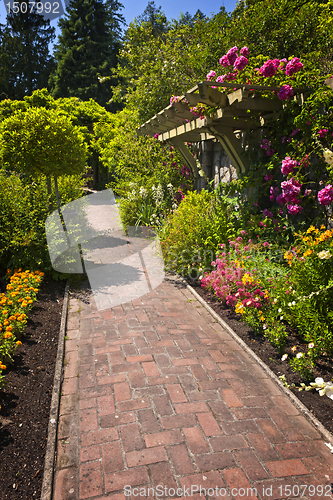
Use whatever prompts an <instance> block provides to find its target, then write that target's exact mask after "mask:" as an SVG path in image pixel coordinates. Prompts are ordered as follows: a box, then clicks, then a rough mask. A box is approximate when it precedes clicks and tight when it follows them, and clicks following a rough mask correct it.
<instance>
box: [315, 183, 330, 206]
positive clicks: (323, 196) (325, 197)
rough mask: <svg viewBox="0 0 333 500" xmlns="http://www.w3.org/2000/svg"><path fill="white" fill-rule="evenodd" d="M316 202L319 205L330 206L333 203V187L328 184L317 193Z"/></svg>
mask: <svg viewBox="0 0 333 500" xmlns="http://www.w3.org/2000/svg"><path fill="white" fill-rule="evenodd" d="M318 201H319V203H320V204H321V205H330V204H331V203H332V201H333V186H331V184H328V185H327V186H326V187H324V189H322V190H321V191H319V193H318Z"/></svg>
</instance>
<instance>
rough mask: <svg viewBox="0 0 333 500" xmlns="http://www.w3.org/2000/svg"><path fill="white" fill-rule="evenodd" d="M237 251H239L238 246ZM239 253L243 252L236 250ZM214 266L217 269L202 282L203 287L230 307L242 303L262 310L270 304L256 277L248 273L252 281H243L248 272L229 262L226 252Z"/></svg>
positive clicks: (213, 263) (206, 275)
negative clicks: (212, 291)
mask: <svg viewBox="0 0 333 500" xmlns="http://www.w3.org/2000/svg"><path fill="white" fill-rule="evenodd" d="M231 243H234V242H231ZM266 246H267V245H266ZM235 249H237V244H236V245H235ZM245 249H246V247H244V250H245ZM237 253H238V254H240V253H241V251H239V250H236V254H237ZM229 254H230V252H229ZM245 258H246V257H245ZM212 265H213V266H216V269H215V270H214V271H212V272H211V273H209V274H207V273H206V274H205V276H204V277H203V278H202V280H201V286H202V287H203V288H207V289H210V290H214V292H215V294H216V296H217V297H218V298H219V299H221V300H222V301H224V302H225V303H226V304H227V305H228V306H235V305H236V304H237V302H240V301H241V302H242V304H243V306H244V307H255V308H256V309H261V308H262V307H263V305H265V304H266V303H267V302H268V300H269V299H268V297H267V295H266V294H265V292H264V291H263V288H262V286H261V285H260V284H258V283H257V282H256V279H255V277H254V276H252V274H251V273H249V272H247V273H246V274H247V275H248V276H249V277H251V278H252V279H251V280H246V279H245V280H242V278H243V276H244V274H245V272H246V271H245V270H244V269H242V268H240V267H237V265H236V264H235V263H234V262H231V261H228V258H227V256H226V253H225V252H222V253H221V254H220V255H219V257H218V258H217V259H216V262H212Z"/></svg>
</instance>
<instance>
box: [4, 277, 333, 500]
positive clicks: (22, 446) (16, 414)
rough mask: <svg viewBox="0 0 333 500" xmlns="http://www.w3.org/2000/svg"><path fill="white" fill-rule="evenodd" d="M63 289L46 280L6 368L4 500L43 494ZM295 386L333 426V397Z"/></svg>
mask: <svg viewBox="0 0 333 500" xmlns="http://www.w3.org/2000/svg"><path fill="white" fill-rule="evenodd" d="M190 284H191V286H193V288H194V289H195V290H196V291H197V292H198V293H199V294H200V295H201V296H202V297H203V298H204V299H205V300H206V302H207V303H208V304H209V305H210V306H211V307H212V309H214V310H215V312H217V313H218V314H219V315H220V316H221V318H222V319H223V320H224V321H226V323H228V324H229V325H230V327H231V328H232V329H233V330H234V331H235V332H236V334H237V335H238V336H239V337H240V338H241V339H242V340H243V341H244V342H245V343H246V344H247V345H248V346H249V347H250V348H251V349H252V350H253V351H254V352H255V353H256V354H257V355H258V356H259V357H260V358H261V359H262V360H263V361H264V363H266V365H268V366H269V367H270V369H271V370H272V371H273V372H274V373H275V374H276V375H277V376H280V375H285V376H286V379H287V381H288V383H289V384H292V383H294V384H295V385H297V386H298V385H299V384H300V382H301V378H300V377H299V375H297V374H295V373H293V372H292V371H291V369H290V367H289V365H288V364H287V363H286V362H281V359H280V356H279V355H278V353H277V351H276V349H275V348H274V347H273V346H272V345H271V344H270V343H269V342H268V341H267V340H266V339H265V338H264V337H259V336H256V335H255V334H254V333H253V331H251V329H250V328H249V327H248V326H247V325H246V323H243V322H241V321H240V318H239V316H238V315H236V314H235V313H234V312H233V311H232V310H231V309H230V308H228V307H226V306H224V305H223V304H221V303H220V302H218V301H217V300H216V299H215V298H214V297H213V296H212V295H211V294H209V293H207V292H205V291H204V290H203V289H201V287H200V286H199V285H198V284H195V283H193V282H190ZM64 290H65V283H64V282H55V281H51V280H46V281H44V282H43V284H42V287H41V290H40V292H39V294H38V301H37V302H36V304H35V306H34V308H33V310H32V311H31V312H30V317H29V322H28V325H27V328H26V335H25V337H23V338H22V339H21V340H22V342H23V344H22V346H20V347H19V348H18V349H17V351H16V353H17V354H16V356H15V364H14V365H13V366H10V367H9V368H8V369H7V370H6V372H5V374H6V379H7V381H8V384H7V387H6V388H5V389H4V390H3V391H2V392H0V405H1V410H0V500H20V499H22V500H33V499H37V498H39V497H40V494H41V487H42V480H43V470H44V457H45V449H46V443H47V429H48V420H49V410H50V403H51V396H52V389H53V377H54V369H55V361H56V356H57V341H58V335H59V330H60V320H61V312H62V304H63V298H64ZM294 345H297V346H298V349H297V350H298V351H299V350H302V348H303V349H304V346H303V345H302V343H301V342H300V340H299V339H298V337H297V335H296V334H293V333H292V332H291V336H290V342H289V344H288V346H287V348H286V352H289V350H290V348H291V347H292V346H294ZM315 376H316V377H317V376H318V377H322V378H323V379H324V380H325V381H328V380H331V379H332V377H333V361H332V359H329V358H328V357H326V358H323V359H322V360H321V362H320V363H319V365H318V369H317V371H316V373H315ZM292 390H293V392H294V394H295V395H296V396H297V397H298V398H299V399H300V400H301V401H302V402H303V403H304V405H305V406H307V408H308V409H309V410H310V411H311V412H313V414H314V415H315V416H316V417H317V419H318V420H319V421H320V422H321V423H322V424H323V425H324V427H326V429H327V430H329V431H331V432H333V417H332V416H333V401H332V400H331V399H329V398H327V397H326V396H322V397H321V396H319V394H318V392H317V391H311V392H304V391H303V392H298V390H297V389H296V390H295V389H292Z"/></svg>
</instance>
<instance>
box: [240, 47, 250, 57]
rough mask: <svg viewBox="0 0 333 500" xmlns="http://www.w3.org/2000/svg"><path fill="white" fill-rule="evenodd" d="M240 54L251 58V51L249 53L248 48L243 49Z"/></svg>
mask: <svg viewBox="0 0 333 500" xmlns="http://www.w3.org/2000/svg"><path fill="white" fill-rule="evenodd" d="M240 53H241V55H242V56H245V57H249V54H250V51H249V49H248V47H243V48H241V51H240Z"/></svg>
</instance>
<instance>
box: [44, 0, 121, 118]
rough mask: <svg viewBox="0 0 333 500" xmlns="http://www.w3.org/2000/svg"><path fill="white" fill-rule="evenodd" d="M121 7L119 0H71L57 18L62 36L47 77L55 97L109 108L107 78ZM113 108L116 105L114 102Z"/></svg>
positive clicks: (114, 52) (116, 47)
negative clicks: (49, 75) (62, 13)
mask: <svg viewBox="0 0 333 500" xmlns="http://www.w3.org/2000/svg"><path fill="white" fill-rule="evenodd" d="M122 8H123V6H122V4H121V3H120V2H118V0H107V2H105V3H104V2H102V1H100V0H74V1H72V2H71V3H70V5H69V7H68V8H67V11H66V14H65V16H64V17H63V18H61V19H60V21H59V26H60V28H61V35H60V36H59V43H58V44H57V45H56V47H55V58H56V60H57V68H56V71H55V72H54V74H52V75H51V78H50V81H49V83H50V86H51V88H52V95H53V96H54V97H79V98H80V99H82V100H84V101H87V100H89V99H94V100H95V101H96V102H98V103H99V104H100V105H101V106H104V107H107V108H108V109H111V107H110V105H108V104H107V103H108V101H109V99H110V97H111V94H112V93H111V90H110V85H115V84H116V81H115V80H113V81H111V82H110V81H109V79H108V78H107V77H108V76H109V74H110V71H111V69H112V68H113V67H114V66H115V65H116V57H117V53H118V51H119V47H120V40H121V26H122V24H123V23H124V18H123V16H122V15H121V14H120V10H121V9H122ZM113 109H115V106H114V105H113Z"/></svg>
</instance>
